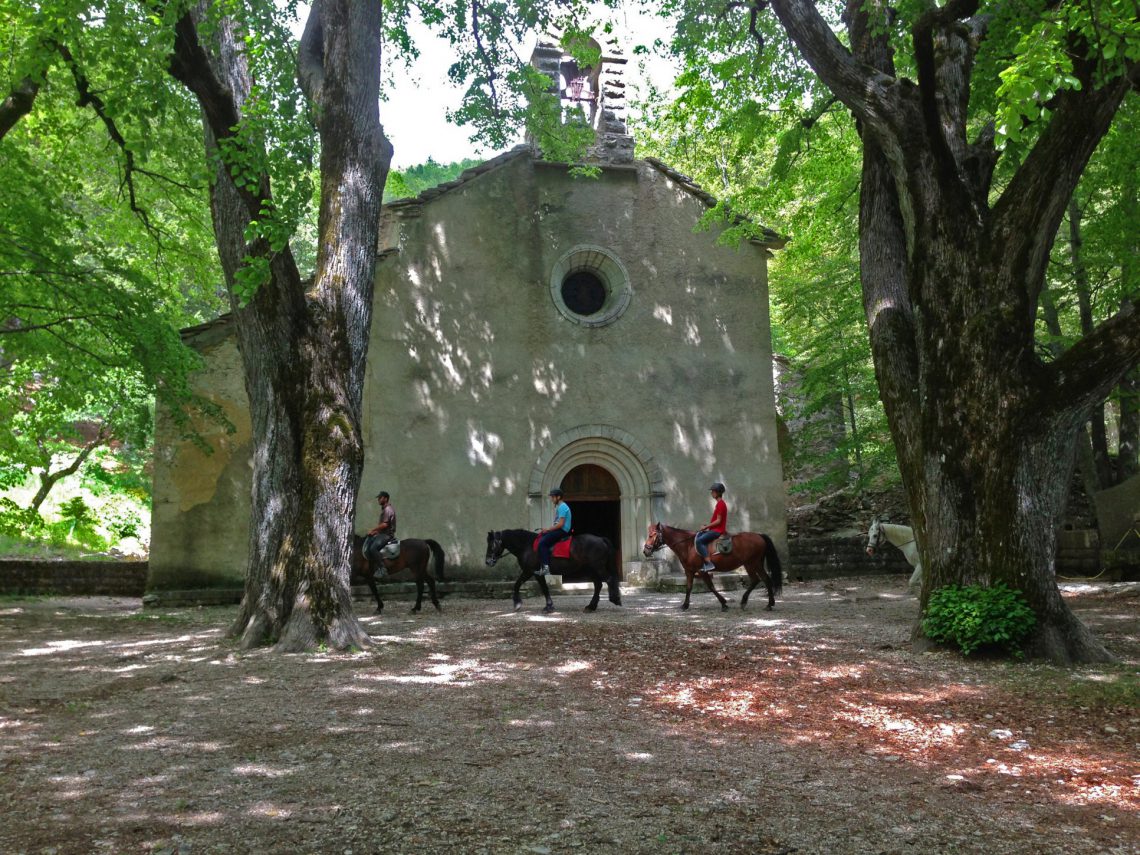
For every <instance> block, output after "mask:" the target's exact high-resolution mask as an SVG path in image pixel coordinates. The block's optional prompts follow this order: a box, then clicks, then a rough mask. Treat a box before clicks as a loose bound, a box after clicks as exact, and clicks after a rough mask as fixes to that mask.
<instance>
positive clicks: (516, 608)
mask: <svg viewBox="0 0 1140 855" xmlns="http://www.w3.org/2000/svg"><path fill="white" fill-rule="evenodd" d="M515 611H516V612H521V611H522V603H515Z"/></svg>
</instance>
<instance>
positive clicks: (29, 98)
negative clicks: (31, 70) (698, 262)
mask: <svg viewBox="0 0 1140 855" xmlns="http://www.w3.org/2000/svg"><path fill="white" fill-rule="evenodd" d="M40 84H41V81H40V80H35V79H33V78H32V77H31V76H28V77H25V78H24V79H23V80H21V81H20V82H19V83H18V84H17V85H16V88H15V89H13V90H12V92H11V94H10V95H9V96H8V97H7V98H5V99H4V103H2V104H0V140H2V139H4V136H5V134H7V133H8V131H10V130H12V128H13V127H15V125H16V123H17V122H18V121H20V119H22V118H24V116H26V115H28V113H30V112H31V111H32V105H33V104H34V103H35V100H36V96H37V95H38V94H39V92H40Z"/></svg>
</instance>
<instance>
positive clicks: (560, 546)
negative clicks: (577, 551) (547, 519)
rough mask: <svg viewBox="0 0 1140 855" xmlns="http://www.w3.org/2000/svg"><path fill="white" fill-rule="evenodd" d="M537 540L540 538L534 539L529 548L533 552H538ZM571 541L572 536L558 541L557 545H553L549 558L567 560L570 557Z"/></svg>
mask: <svg viewBox="0 0 1140 855" xmlns="http://www.w3.org/2000/svg"><path fill="white" fill-rule="evenodd" d="M539 539H540V538H538V537H536V538H535V539H534V546H532V547H531V548H532V549H533V550H534V551H535V552H538V541H539ZM573 539H574V536H573V535H571V536H570V537H568V538H566V539H565V540H560V541H558V543H556V544H554V550H553V551H552V552H551V553H550V554H551V556H552V557H554V558H569V557H570V541H572V540H573Z"/></svg>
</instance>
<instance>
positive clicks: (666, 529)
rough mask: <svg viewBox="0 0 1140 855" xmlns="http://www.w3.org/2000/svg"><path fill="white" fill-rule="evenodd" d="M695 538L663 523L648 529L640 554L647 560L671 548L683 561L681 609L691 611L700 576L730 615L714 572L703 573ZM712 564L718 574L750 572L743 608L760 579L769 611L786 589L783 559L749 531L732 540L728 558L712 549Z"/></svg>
mask: <svg viewBox="0 0 1140 855" xmlns="http://www.w3.org/2000/svg"><path fill="white" fill-rule="evenodd" d="M696 534H697V533H696V532H695V531H686V530H685V529H683V528H673V527H672V526H667V525H663V524H661V523H654V524H653V525H651V526H650V527H649V536H648V537H647V538H646V539H645V546H643V547H642V549H641V551H642V553H643V554H644V555H645V557H646V558H649V557H650V556H651V555H653V553H654V552H656V551H657V550H658V549H660V548H661V547H663V546H668V547H669V548H670V549H672V550H673V552H674V553H675V554H676V556H677V558H679V559H680V561H681V566H682V567H684V568H685V602H683V603H681V608H682V609H687V608H688V607H689V595H690V594H692V592H693V578H694V577H695V576H697V575H698V574H700V577H701V578H702V579H704V581H705V584H706V585H708V586H709V590H710V591H712V592H713V593H714V594H715V595H716V598H717V599H718V600H720V607H721V609H723V610H724V611H727V610H728V601H727V600H726V599H725V598H724V597H722V596H721V595H720V592H719V591H718V590H717V589H716V587H715V586H714V585H713V580H712V574H713V572H714V571H711V570H708V571H706V570H702V569H701V565H702V564H704V559H703V558H701V555H700V553H699V552H697V546H696V543H695V542H694V537H695V536H696ZM709 561H711V562H712V563H713V564H714V565H716V570H717V571H724V570H735V569H736V568H737V567H743V568H744V569H745V570H746V571H747V573H748V581H749V584H748V588H747V590H745V592H744V596H743V597H742V598H741V600H740V607H741V608H744V607H745V606H746V605H747V604H748V595H749V594H751V593H752V589H753V588H755V587H756V586H757V585H759V584H760V580H761V579H763V580H764V585H765V587H766V588H767V589H768V611H771V610H772V609H773V608H774V607H775V605H776V594H777V593H778V592H779V591H780V590H781V589H782V588H783V587H784V572H783V569H782V568H781V566H780V556H779V555H777V554H776V546H775V544H773V543H772V538H770V537H768V535H766V534H754V533H753V532H750V531H742V532H741V533H740V534H734V535H733V536H732V552H730V553H729V554H727V555H718V554H716V550H715V549H710V550H709ZM765 565H767V567H768V570H771V571H772V572H771V575H769V574H768V572H767V570H765V569H764V566H765Z"/></svg>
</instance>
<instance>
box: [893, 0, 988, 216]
mask: <svg viewBox="0 0 1140 855" xmlns="http://www.w3.org/2000/svg"><path fill="white" fill-rule="evenodd" d="M977 9H978V0H950V2H948V3H947V4H946V5H945V6H936V7H934V8H932V9H930V10H929V11H928V12H926V14H924V15H922V17H920V18H919V19H918V20H917V21H916V22H915V23H914V26H912V27H911V38H912V39H913V42H914V57H915V63H916V66H917V71H918V94H919V103H920V105H921V112H922V119H923V122H924V124H925V125H926V136H927V138H928V139H929V140H930V152H931V154H932V156H933V158H934V163H935V165H936V168H937V170H938V173H939V175H938V180H939V183H940V184H941V185H942V186H943V188H944V189H947V190H949V189H950V188H961V187H962V184H963V182H962V177H963V176H962V173H961V171H960V161H961V159H962V158H963V156H964V155H965V153H966V107H967V104H968V103H969V95H970V71H971V68H972V66H973V59H974V48H973V47H972V46H971V44H970V41H969V38H968V36H967V35H966V32H967V31H966V29H965V27H962V26H961V25H960V24H959V19H961V18H968V17H970V16H972V15H974V14H975V13H976V12H977ZM959 27H961V30H962V31H961V32H955V30H956V29H957V28H959ZM936 41H937V42H938V49H937V50H936V47H935V42H936ZM962 189H965V188H962ZM966 195H967V196H968V197H970V198H972V199H973V200H974V204H972V205H971V207H973V208H974V209H975V212H976V214H977V216H978V218H979V219H980V218H981V216H982V214H983V212H984V209H985V204H986V199H985V194H982V196H981V198H980V199H979V198H978V197H977V196H976V195H975V194H972V193H970V192H969V190H966Z"/></svg>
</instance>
